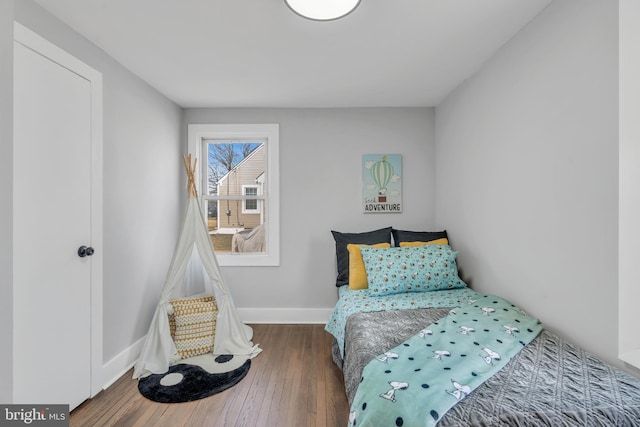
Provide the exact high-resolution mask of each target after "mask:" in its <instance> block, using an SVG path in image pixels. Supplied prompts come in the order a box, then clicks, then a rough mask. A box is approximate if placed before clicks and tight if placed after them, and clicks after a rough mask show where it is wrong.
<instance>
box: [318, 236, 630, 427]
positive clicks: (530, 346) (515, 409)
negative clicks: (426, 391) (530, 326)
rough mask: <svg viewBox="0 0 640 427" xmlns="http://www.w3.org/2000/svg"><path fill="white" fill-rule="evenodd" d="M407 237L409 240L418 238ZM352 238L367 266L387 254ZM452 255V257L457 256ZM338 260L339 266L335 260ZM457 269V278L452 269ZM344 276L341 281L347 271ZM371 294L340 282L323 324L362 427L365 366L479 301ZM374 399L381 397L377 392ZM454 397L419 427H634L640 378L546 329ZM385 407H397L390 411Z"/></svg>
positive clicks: (449, 292) (466, 292) (468, 292)
mask: <svg viewBox="0 0 640 427" xmlns="http://www.w3.org/2000/svg"><path fill="white" fill-rule="evenodd" d="M378 231H379V230H378ZM334 237H336V235H335V232H334ZM338 237H339V238H344V239H341V240H340V242H339V239H338V238H336V247H337V248H338V243H340V244H342V243H344V241H345V240H350V239H349V237H350V236H346V237H345V235H344V234H342V233H341V234H340V235H339V236H338ZM394 237H396V236H395V235H394ZM428 237H434V236H424V235H422V236H420V238H421V239H422V240H423V241H428V240H429V239H428ZM396 238H397V237H396ZM385 239H386V237H385ZM412 239H414V240H415V239H416V236H413V237H412ZM351 240H355V241H356V243H351V245H354V244H356V245H358V246H359V247H360V250H361V255H362V257H363V259H364V260H365V263H366V258H367V257H368V256H369V257H370V256H372V254H373V256H374V257H380V255H379V254H381V253H385V251H384V249H369V248H368V247H366V246H368V245H371V244H373V243H379V242H375V240H380V237H379V236H378V237H377V238H374V239H368V240H367V241H366V242H361V241H360V242H358V240H366V239H358V238H355V239H354V238H353V237H352V236H351ZM371 240H374V241H371ZM436 246H437V245H436ZM441 246H447V245H441ZM447 247H448V246H447ZM390 248H391V249H393V248H394V246H390ZM416 250H417V249H416ZM348 253H351V254H352V252H348ZM453 257H454V259H455V253H454V255H453ZM342 261H344V260H342ZM369 261H370V260H369ZM338 262H339V264H340V259H339V257H338ZM369 264H370V263H369ZM343 266H344V262H343ZM366 267H367V268H365V271H367V272H369V273H371V272H372V270H370V269H369V268H368V267H370V266H369V265H366ZM455 268H456V272H457V266H456V267H455ZM339 270H340V266H339ZM343 273H344V274H343V281H344V279H345V278H346V277H349V273H348V272H347V273H345V272H344V271H343ZM369 276H371V275H369ZM339 277H340V271H339ZM414 286H415V283H414ZM376 290H379V288H376V286H373V287H372V286H368V287H364V288H362V287H361V288H360V289H349V286H348V283H342V284H341V285H340V286H339V291H338V292H339V299H338V302H337V304H336V306H335V308H334V310H333V313H332V315H331V317H330V319H329V321H328V322H327V326H326V330H327V331H328V332H329V333H331V334H332V335H333V336H334V345H333V360H334V361H335V363H336V364H337V365H338V366H339V367H340V368H341V369H342V371H343V374H344V381H345V388H346V393H347V398H348V400H349V404H350V405H351V413H350V424H351V425H371V422H369V423H367V422H365V423H362V422H361V420H360V419H358V417H359V416H360V412H362V411H361V409H362V408H360V405H361V402H362V399H361V396H360V395H359V394H358V388H359V387H361V388H362V387H363V386H362V385H361V381H362V380H363V370H365V367H366V366H367V365H372V364H375V363H377V361H376V359H377V360H381V359H380V358H381V356H382V357H383V358H384V355H385V353H386V352H389V351H390V350H391V349H394V348H399V347H401V346H402V345H403V343H404V345H407V344H406V343H407V342H410V341H407V340H411V339H415V338H416V337H417V336H418V335H420V334H421V331H425V329H426V328H428V327H429V326H430V325H434V324H438V323H439V322H443V321H444V320H446V319H448V318H449V317H450V316H451V315H452V310H453V314H457V313H456V311H459V307H466V306H467V304H469V302H470V301H471V302H473V301H477V300H478V299H480V298H483V297H485V296H484V295H482V294H478V293H477V292H475V291H473V290H472V289H469V288H468V287H467V286H466V285H464V283H462V285H460V286H454V287H453V288H449V287H447V288H445V289H438V290H435V289H431V290H423V291H419V292H416V291H415V289H412V290H411V291H409V292H404V291H406V289H402V287H401V288H400V289H396V290H395V291H394V292H390V293H386V294H383V295H379V294H378V293H377V292H376ZM448 334H450V335H447V337H448V338H447V339H452V340H453V339H459V338H460V336H461V335H460V331H456V332H453V331H450V332H448ZM394 363H400V362H399V361H394ZM403 363H406V362H403ZM446 363H447V362H444V364H443V365H440V366H445V364H446ZM396 366H397V365H396ZM426 366H430V365H425V367H426ZM445 369H447V368H445ZM418 370H419V369H418ZM387 372H388V371H387ZM451 381H452V382H453V380H451ZM389 384H391V383H389ZM456 386H457V385H456ZM454 391H455V390H454ZM403 393H405V392H399V393H397V394H398V395H403ZM449 394H452V393H449ZM380 397H383V396H382V394H380ZM458 398H459V400H458V401H457V402H456V403H455V404H454V405H453V406H452V407H451V408H450V409H448V410H446V411H444V412H443V413H440V414H439V416H438V417H437V419H436V418H435V416H434V419H433V420H430V422H431V424H429V423H425V424H420V425H434V424H436V423H437V426H441V427H442V426H459V427H462V426H607V427H609V426H640V380H638V379H636V378H635V377H633V376H631V375H629V374H627V373H625V372H623V371H622V370H620V369H618V368H615V367H613V366H611V365H609V364H607V363H604V362H603V361H602V360H600V359H598V358H596V357H594V356H593V355H591V354H589V353H588V352H586V351H584V350H583V349H581V348H579V347H577V346H575V345H573V344H572V343H570V342H568V341H566V340H564V339H562V338H560V337H559V336H557V335H555V334H553V333H551V332H550V331H548V330H546V329H544V328H543V327H542V325H541V326H540V331H539V332H536V333H535V334H533V335H532V339H531V340H530V341H528V342H527V343H526V344H525V345H522V346H521V348H518V349H517V351H516V352H515V353H514V355H513V356H512V357H511V356H510V357H509V359H508V360H505V364H504V366H503V367H501V368H499V369H498V370H497V372H495V373H493V374H492V375H491V376H489V377H488V378H487V379H485V380H484V381H483V382H481V383H480V384H479V385H477V387H476V388H475V389H473V390H472V391H469V390H466V393H460V392H459V391H458ZM382 400H383V399H378V398H377V397H373V398H370V400H367V401H370V402H376V405H375V406H380V407H381V408H382V407H383V406H384V405H383V404H382V403H379V402H382ZM423 404H426V403H424V402H414V403H413V405H414V408H419V407H420V406H423ZM363 406H364V405H363ZM371 407H372V405H369V408H368V409H367V411H369V412H371ZM389 407H390V408H397V406H394V405H390V406H389ZM381 410H382V409H381ZM382 411H386V410H382ZM383 415H384V414H383ZM410 415H411V414H400V416H398V417H397V418H395V419H396V424H395V425H411V426H413V425H415V420H414V421H411V422H409V421H407V420H408V419H409V417H410ZM378 416H381V415H380V414H377V415H376V417H378ZM394 417H396V416H395V415H394ZM402 417H404V421H403V418H402ZM369 419H371V418H369ZM374 419H375V418H374ZM391 425H393V424H391Z"/></svg>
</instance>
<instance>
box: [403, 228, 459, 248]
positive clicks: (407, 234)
mask: <svg viewBox="0 0 640 427" xmlns="http://www.w3.org/2000/svg"><path fill="white" fill-rule="evenodd" d="M391 234H393V244H394V245H395V246H400V242H430V241H431V240H437V239H447V238H448V237H447V230H442V231H406V230H396V229H393V230H391Z"/></svg>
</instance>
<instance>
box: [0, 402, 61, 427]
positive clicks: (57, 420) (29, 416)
mask: <svg viewBox="0 0 640 427" xmlns="http://www.w3.org/2000/svg"><path fill="white" fill-rule="evenodd" d="M5 426H8V427H15V426H37V427H69V405H0V427H5Z"/></svg>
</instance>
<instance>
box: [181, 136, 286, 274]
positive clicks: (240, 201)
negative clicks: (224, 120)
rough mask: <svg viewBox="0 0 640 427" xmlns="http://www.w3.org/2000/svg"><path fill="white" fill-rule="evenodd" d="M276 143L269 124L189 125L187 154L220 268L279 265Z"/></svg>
mask: <svg viewBox="0 0 640 427" xmlns="http://www.w3.org/2000/svg"><path fill="white" fill-rule="evenodd" d="M278 142H279V126H278V125H274V124H264V125H262V124H261V125H214V124H211V125H206V124H204V125H202V124H198V125H189V152H190V153H191V154H193V155H195V156H196V157H197V158H198V165H199V167H198V171H197V173H198V176H197V177H196V179H197V180H198V182H200V183H201V185H199V196H200V198H201V203H202V209H203V212H204V213H206V218H207V222H208V228H209V235H210V236H211V241H212V243H213V246H214V250H215V251H216V255H217V257H218V262H219V263H220V265H224V266H260V265H264V266H267V265H279V218H278V215H279V203H278V201H279V185H278V183H279V181H278ZM201 189H205V190H204V191H202V190H201Z"/></svg>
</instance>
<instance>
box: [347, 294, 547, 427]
mask: <svg viewBox="0 0 640 427" xmlns="http://www.w3.org/2000/svg"><path fill="white" fill-rule="evenodd" d="M452 292H453V291H452ZM471 292H473V291H471ZM431 293H439V292H431ZM473 294H474V295H472V294H470V298H467V299H465V300H464V301H462V302H461V303H460V304H458V306H459V308H454V309H452V310H451V311H450V313H449V315H448V316H446V317H444V318H442V319H440V320H438V321H436V322H434V323H433V324H431V325H430V326H427V327H425V328H424V329H422V330H421V331H420V332H418V334H416V335H414V336H413V337H411V338H409V339H408V340H407V341H405V342H404V343H402V344H400V345H399V346H397V347H395V348H393V349H391V350H389V351H387V352H385V353H384V354H381V355H379V356H378V357H376V358H374V359H373V360H372V361H371V362H369V363H368V364H367V365H366V367H365V368H364V370H363V372H362V377H361V381H360V385H359V387H358V390H357V392H356V394H355V396H354V398H353V402H352V405H351V411H350V418H349V419H350V423H351V425H357V426H380V425H389V426H392V425H404V426H434V425H436V423H437V422H438V421H439V420H440V419H441V418H442V417H443V415H444V414H445V413H446V412H447V411H448V410H449V409H450V408H452V407H453V406H454V405H455V404H456V403H458V401H460V400H462V399H464V398H465V397H466V396H467V395H469V394H470V393H471V392H472V391H473V390H474V389H476V388H477V387H478V386H479V385H481V384H482V383H483V382H484V381H486V380H487V379H489V378H491V376H493V375H494V374H495V373H497V372H498V371H500V369H502V367H504V366H505V365H506V364H507V363H508V362H509V361H510V360H511V359H512V358H513V357H514V356H515V355H516V354H517V353H518V352H519V351H520V350H521V349H522V348H524V346H526V345H527V344H528V343H529V342H531V341H532V340H533V339H534V338H535V337H536V336H537V335H538V334H539V333H540V332H541V331H542V329H543V327H542V324H541V323H540V322H539V321H538V320H537V319H535V318H533V317H529V316H527V315H526V314H525V313H524V312H522V311H521V310H520V309H519V308H517V307H516V306H514V305H513V304H511V303H510V302H508V301H506V300H504V299H502V298H499V297H497V296H493V295H480V294H477V293H475V292H474V293H473ZM378 298H379V297H375V299H378Z"/></svg>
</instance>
